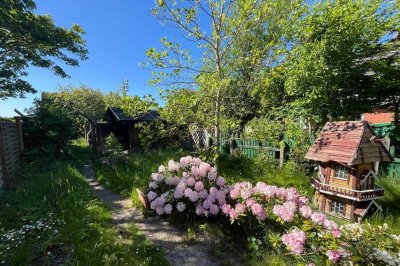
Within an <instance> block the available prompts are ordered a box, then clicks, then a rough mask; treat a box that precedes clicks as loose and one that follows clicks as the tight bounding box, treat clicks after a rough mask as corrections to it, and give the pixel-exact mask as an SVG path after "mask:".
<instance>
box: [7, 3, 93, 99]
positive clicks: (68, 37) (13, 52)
mask: <svg viewBox="0 0 400 266" xmlns="http://www.w3.org/2000/svg"><path fill="white" fill-rule="evenodd" d="M35 9H36V5H35V2H34V1H32V0H2V1H1V2H0V99H7V98H9V97H23V96H24V95H25V94H26V93H35V92H36V90H35V89H34V88H33V87H32V85H31V84H29V83H28V82H27V81H25V80H23V79H22V77H23V76H26V75H28V73H27V71H26V68H27V67H28V66H30V65H31V66H35V67H41V68H48V69H51V70H52V71H53V72H54V73H55V74H56V75H59V76H61V77H63V78H65V77H68V74H67V73H66V72H65V71H64V69H63V68H62V67H61V66H60V64H59V62H62V63H64V64H66V65H68V66H78V65H79V60H86V59H87V53H88V51H87V49H86V48H85V41H84V40H83V39H82V35H83V34H84V30H83V29H82V28H81V27H80V26H78V25H73V26H72V27H71V29H66V28H64V27H58V26H56V25H55V24H54V21H53V20H52V18H51V17H50V16H49V15H37V14H34V11H35Z"/></svg>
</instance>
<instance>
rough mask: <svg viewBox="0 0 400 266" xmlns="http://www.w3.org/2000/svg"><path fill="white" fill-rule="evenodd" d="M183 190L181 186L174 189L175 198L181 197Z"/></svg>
mask: <svg viewBox="0 0 400 266" xmlns="http://www.w3.org/2000/svg"><path fill="white" fill-rule="evenodd" d="M183 193H184V192H183V190H181V189H180V188H178V187H176V189H175V191H174V198H175V199H180V198H182V197H183Z"/></svg>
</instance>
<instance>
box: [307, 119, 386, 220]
mask: <svg viewBox="0 0 400 266" xmlns="http://www.w3.org/2000/svg"><path fill="white" fill-rule="evenodd" d="M305 158H306V159H309V160H315V161H318V162H319V170H318V175H317V177H316V178H313V179H312V182H311V184H312V186H313V187H314V188H315V189H316V192H315V196H314V202H315V204H316V205H317V206H318V207H319V209H320V210H321V211H323V212H325V213H327V214H330V215H334V216H338V217H340V218H345V219H349V220H356V221H360V220H361V219H363V218H364V217H365V216H366V215H369V214H373V213H374V212H376V211H377V210H379V209H380V206H379V205H378V204H377V203H376V201H375V200H376V199H379V198H382V197H383V193H384V190H383V188H381V187H378V186H377V185H376V182H375V181H376V178H377V171H378V165H379V162H382V161H385V162H387V161H392V160H393V158H392V156H391V155H390V153H389V152H388V150H387V149H386V148H385V146H384V145H383V144H382V141H381V139H378V138H377V136H376V135H375V133H374V131H373V129H372V128H371V126H370V125H369V124H368V122H366V121H345V122H328V123H326V124H325V126H324V127H323V129H322V131H321V133H320V135H319V137H318V138H317V139H316V140H315V142H314V144H313V145H312V146H311V148H310V149H309V150H308V152H307V154H306V156H305Z"/></svg>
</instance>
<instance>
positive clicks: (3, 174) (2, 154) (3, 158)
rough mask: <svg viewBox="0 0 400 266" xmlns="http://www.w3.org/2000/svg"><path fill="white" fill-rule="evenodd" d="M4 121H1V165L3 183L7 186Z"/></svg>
mask: <svg viewBox="0 0 400 266" xmlns="http://www.w3.org/2000/svg"><path fill="white" fill-rule="evenodd" d="M2 124H3V123H2V121H0V166H1V172H2V179H3V180H2V183H3V184H4V185H5V186H7V185H8V184H7V181H8V171H7V163H6V154H5V151H4V142H3V129H2V128H3V125H2Z"/></svg>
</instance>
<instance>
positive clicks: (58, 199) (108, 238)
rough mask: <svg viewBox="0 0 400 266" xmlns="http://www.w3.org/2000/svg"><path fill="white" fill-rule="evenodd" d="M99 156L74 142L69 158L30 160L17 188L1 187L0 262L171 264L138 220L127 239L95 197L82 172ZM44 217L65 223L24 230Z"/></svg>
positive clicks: (130, 229) (28, 263)
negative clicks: (143, 232)
mask: <svg viewBox="0 0 400 266" xmlns="http://www.w3.org/2000/svg"><path fill="white" fill-rule="evenodd" d="M94 158H95V157H94V154H93V153H92V151H91V150H90V149H88V148H87V147H84V146H82V145H80V143H74V144H73V145H71V146H70V149H69V152H68V153H67V154H65V156H64V157H63V158H60V159H58V160H54V161H53V162H52V163H51V164H46V165H43V164H42V163H41V161H40V159H38V160H37V161H35V162H34V163H32V164H30V165H25V166H24V167H23V170H22V175H21V179H20V183H19V186H18V188H17V189H16V191H2V192H0V263H1V262H2V261H4V264H6V265H31V264H35V265H48V264H50V265H52V264H76V265H109V264H116V265H119V264H124V265H126V264H127V265H139V264H140V265H166V264H167V262H166V260H165V258H164V256H163V253H162V251H159V250H158V249H157V248H156V247H155V246H154V245H152V243H150V242H149V241H147V240H146V239H145V238H144V237H143V236H142V235H141V234H140V233H139V232H138V231H137V229H136V228H135V227H134V226H133V225H131V226H129V228H127V232H126V234H124V241H121V240H120V239H119V233H118V232H117V230H116V229H115V228H114V225H113V223H112V220H111V211H110V209H109V208H108V207H107V206H105V205H103V204H102V203H101V202H100V201H99V200H98V199H97V198H95V197H94V195H93V193H92V191H91V190H90V188H89V186H88V184H87V182H86V180H85V177H84V176H82V175H81V173H80V171H79V170H81V169H82V166H83V164H84V163H86V162H87V161H89V160H92V159H94ZM45 161H47V160H45ZM39 220H40V221H42V220H45V221H50V220H52V221H59V220H60V221H63V223H58V224H56V225H51V226H50V227H54V228H51V229H49V228H46V229H44V228H43V227H44V226H43V227H40V226H37V229H35V230H34V231H32V232H31V233H29V235H28V234H25V233H22V231H21V228H23V226H24V225H31V224H37V221H39ZM11 230H14V231H15V232H18V233H17V235H16V236H14V237H15V238H16V239H18V242H17V241H14V240H6V239H5V238H4V236H6V235H9V233H10V232H11ZM50 232H51V233H50ZM23 234H24V235H23ZM22 235H23V236H22ZM13 241H14V242H15V243H14V242H13Z"/></svg>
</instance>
